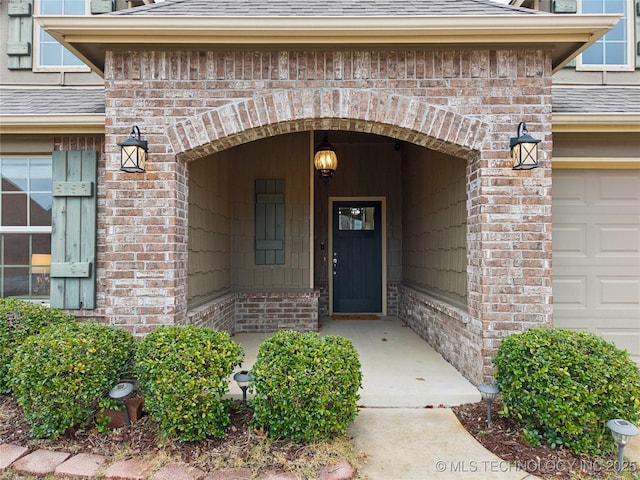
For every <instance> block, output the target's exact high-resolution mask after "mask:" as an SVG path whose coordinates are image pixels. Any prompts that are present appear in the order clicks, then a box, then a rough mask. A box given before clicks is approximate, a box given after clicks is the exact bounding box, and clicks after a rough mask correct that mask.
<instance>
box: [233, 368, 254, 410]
mask: <svg viewBox="0 0 640 480" xmlns="http://www.w3.org/2000/svg"><path fill="white" fill-rule="evenodd" d="M233 379H234V380H235V381H236V382H237V383H238V386H239V387H240V390H242V405H243V406H244V407H246V406H247V389H248V388H249V380H251V374H250V373H249V371H248V370H240V371H239V372H237V373H236V374H235V375H234V376H233Z"/></svg>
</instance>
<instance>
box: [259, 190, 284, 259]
mask: <svg viewBox="0 0 640 480" xmlns="http://www.w3.org/2000/svg"><path fill="white" fill-rule="evenodd" d="M284 244H285V203H284V180H256V265H284V260H285V256H284Z"/></svg>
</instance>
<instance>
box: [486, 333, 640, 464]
mask: <svg viewBox="0 0 640 480" xmlns="http://www.w3.org/2000/svg"><path fill="white" fill-rule="evenodd" d="M494 362H495V366H496V367H497V372H496V379H497V381H498V386H499V387H500V390H501V392H502V404H503V409H502V412H501V413H502V414H503V415H508V416H510V417H512V418H515V419H517V420H518V421H519V422H521V423H522V425H523V426H524V429H525V437H526V438H527V439H528V440H529V441H530V442H531V443H533V444H539V443H540V441H541V440H542V439H545V440H546V441H547V443H548V444H549V445H551V446H552V447H555V446H558V445H564V446H565V447H567V448H569V449H571V450H573V451H575V452H578V453H587V454H595V455H602V454H607V453H610V452H612V451H613V450H615V444H614V442H613V440H612V439H611V434H610V432H609V430H608V429H607V427H606V422H607V420H610V419H613V418H624V419H626V420H629V421H631V422H634V423H636V422H637V421H638V418H639V413H640V373H639V371H638V367H637V366H636V364H635V363H634V362H633V361H632V360H631V359H630V358H629V354H628V353H627V352H625V351H623V350H620V349H618V348H616V347H615V346H614V345H613V344H612V343H609V342H607V341H605V340H604V339H603V338H602V337H600V336H597V335H594V334H591V333H586V332H574V331H568V330H561V329H554V328H536V329H532V330H529V331H527V332H524V333H520V334H515V335H511V336H509V337H507V338H506V339H504V340H503V341H502V344H501V345H500V348H499V349H498V354H497V355H496V357H495V360H494Z"/></svg>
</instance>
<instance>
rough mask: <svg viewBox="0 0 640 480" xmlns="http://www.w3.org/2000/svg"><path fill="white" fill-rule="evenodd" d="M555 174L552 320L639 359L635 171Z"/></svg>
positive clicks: (639, 204) (639, 199)
mask: <svg viewBox="0 0 640 480" xmlns="http://www.w3.org/2000/svg"><path fill="white" fill-rule="evenodd" d="M553 176H554V178H553V182H554V190H553V195H554V198H553V271H554V275H553V293H554V321H555V324H556V325H557V326H558V327H561V328H569V329H572V330H587V331H590V332H594V333H598V334H600V335H603V336H604V337H605V338H607V339H608V340H611V341H613V342H615V343H616V344H617V345H618V346H619V347H621V348H624V349H627V350H628V351H629V352H630V353H631V354H632V357H633V358H634V359H636V361H639V362H640V171H637V170H629V171H607V170H597V171H596V170H593V171H589V170H583V171H577V170H576V171H554V172H553Z"/></svg>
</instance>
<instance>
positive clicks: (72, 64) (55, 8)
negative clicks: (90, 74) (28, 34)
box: [36, 0, 90, 71]
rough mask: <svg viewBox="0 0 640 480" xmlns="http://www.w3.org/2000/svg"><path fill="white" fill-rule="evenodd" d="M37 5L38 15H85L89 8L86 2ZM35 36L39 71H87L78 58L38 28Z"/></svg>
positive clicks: (59, 0) (45, 0)
mask: <svg viewBox="0 0 640 480" xmlns="http://www.w3.org/2000/svg"><path fill="white" fill-rule="evenodd" d="M37 5H38V13H39V14H40V15H87V14H88V12H89V6H90V4H89V3H88V1H87V0H40V1H39V2H38V3H37ZM36 36H37V41H36V44H37V46H38V53H37V58H38V67H39V69H45V70H49V69H56V70H59V69H60V68H63V69H64V70H76V71H88V70H89V69H88V67H86V66H85V65H84V63H82V61H81V60H80V59H79V58H78V57H76V56H75V55H74V54H72V53H71V52H70V51H69V50H67V49H66V48H64V47H63V46H62V45H61V44H60V43H58V42H57V41H56V40H55V39H54V38H53V37H52V36H51V35H49V34H48V33H46V32H45V31H44V30H42V29H41V28H40V27H38V28H37V29H36Z"/></svg>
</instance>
